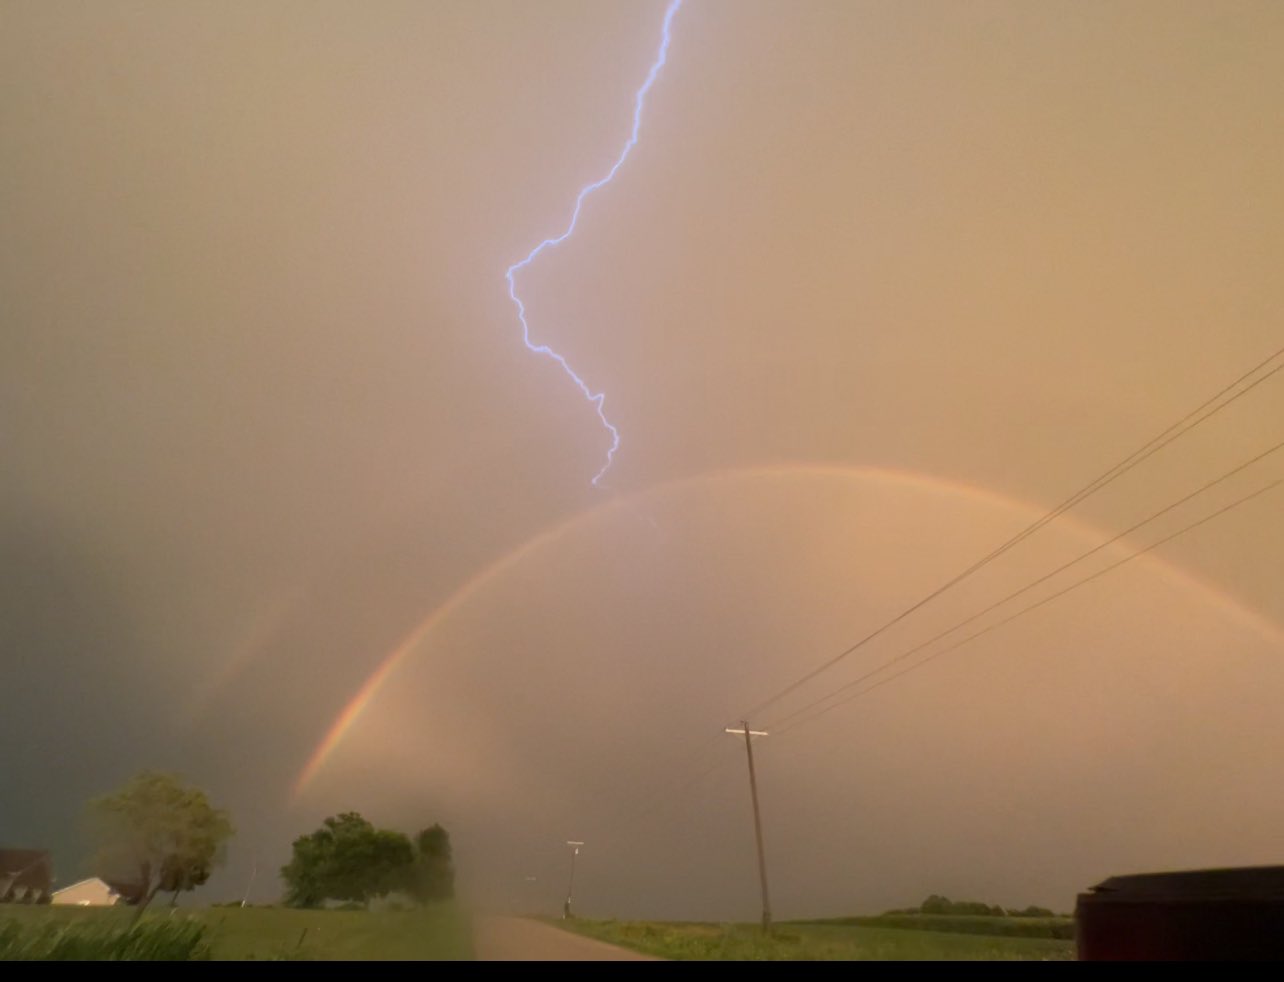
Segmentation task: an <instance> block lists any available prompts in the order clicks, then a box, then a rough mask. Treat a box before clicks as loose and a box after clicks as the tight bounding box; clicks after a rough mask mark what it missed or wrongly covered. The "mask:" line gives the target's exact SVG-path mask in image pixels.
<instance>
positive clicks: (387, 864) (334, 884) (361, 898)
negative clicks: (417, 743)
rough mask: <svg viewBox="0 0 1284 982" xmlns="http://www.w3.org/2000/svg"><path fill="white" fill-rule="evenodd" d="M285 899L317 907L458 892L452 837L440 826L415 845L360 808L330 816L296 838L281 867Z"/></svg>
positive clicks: (422, 834)
mask: <svg viewBox="0 0 1284 982" xmlns="http://www.w3.org/2000/svg"><path fill="white" fill-rule="evenodd" d="M281 877H282V879H284V880H285V883H286V888H287V890H286V903H287V904H289V905H290V906H293V907H317V906H320V905H321V904H322V903H324V902H325V901H327V900H338V901H355V902H357V903H369V902H370V901H371V900H372V899H374V898H376V897H382V896H386V895H387V894H389V893H393V892H396V891H402V892H404V893H406V894H408V895H409V896H411V897H412V898H414V899H415V900H418V901H420V902H421V903H428V902H430V901H436V900H446V899H449V898H450V897H452V896H454V881H455V871H454V866H453V865H452V860H451V848H450V835H449V834H448V833H447V832H446V830H445V829H444V828H442V827H441V826H440V825H433V826H431V827H429V828H426V829H424V830H423V831H422V832H420V833H419V834H418V835H417V836H415V840H414V842H413V844H412V843H411V840H410V839H409V838H407V837H406V836H405V835H403V834H402V833H401V832H395V831H392V830H389V829H379V828H375V826H374V825H373V824H371V823H370V822H369V821H367V820H366V819H365V818H363V817H362V816H361V815H360V814H359V813H357V812H345V813H343V814H342V815H333V816H331V817H330V818H327V819H326V820H325V821H324V822H323V823H322V824H321V827H320V828H319V829H317V830H316V831H315V832H312V833H311V834H309V835H304V836H300V837H299V838H297V839H295V840H294V847H293V855H292V857H291V859H290V862H289V864H288V865H286V866H284V867H282V869H281Z"/></svg>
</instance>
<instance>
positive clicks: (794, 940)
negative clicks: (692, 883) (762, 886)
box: [551, 919, 1074, 961]
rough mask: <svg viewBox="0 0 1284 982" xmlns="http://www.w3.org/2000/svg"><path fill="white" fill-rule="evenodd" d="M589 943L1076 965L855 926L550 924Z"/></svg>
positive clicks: (1069, 946) (743, 955) (694, 956)
mask: <svg viewBox="0 0 1284 982" xmlns="http://www.w3.org/2000/svg"><path fill="white" fill-rule="evenodd" d="M551 923H554V924H556V925H557V926H559V927H563V928H566V929H568V930H573V931H577V932H579V933H580V934H584V935H586V936H588V937H591V938H597V939H598V940H601V941H607V942H610V943H611V944H616V945H621V946H622V947H626V948H632V949H634V950H635V951H641V952H644V953H646V954H648V955H657V956H659V957H660V958H668V959H673V960H677V961H1072V960H1073V959H1074V943H1073V942H1072V941H1064V940H1059V939H1053V938H1018V937H996V936H985V935H977V934H958V933H951V932H945V931H924V930H906V929H903V928H893V927H867V926H863V925H852V924H788V925H784V926H779V927H777V928H776V929H775V930H774V931H773V932H772V934H771V936H770V937H764V936H763V935H762V932H761V931H760V930H759V929H758V928H757V927H756V926H750V925H745V924H721V925H720V924H696V923H663V922H649V921H590V920H582V919H576V920H573V921H552V922H551Z"/></svg>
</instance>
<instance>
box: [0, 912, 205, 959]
mask: <svg viewBox="0 0 1284 982" xmlns="http://www.w3.org/2000/svg"><path fill="white" fill-rule="evenodd" d="M209 958H210V947H209V944H208V943H207V942H206V940H205V927H204V926H203V925H201V924H197V923H195V922H193V921H187V920H171V919H166V920H163V921H145V922H143V923H142V924H138V925H136V926H135V927H133V928H132V929H128V930H127V929H124V928H120V927H111V926H106V925H101V924H62V925H60V924H47V925H44V926H42V927H39V928H32V927H27V926H25V925H22V924H19V923H17V922H10V923H8V924H3V925H0V961H170V962H190V961H208V960H209Z"/></svg>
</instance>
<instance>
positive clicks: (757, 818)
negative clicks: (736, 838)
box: [727, 720, 771, 933]
mask: <svg viewBox="0 0 1284 982" xmlns="http://www.w3.org/2000/svg"><path fill="white" fill-rule="evenodd" d="M740 725H741V727H742V728H741V729H739V730H734V729H730V728H728V729H727V732H728V733H735V734H736V735H739V734H741V733H743V734H744V735H745V754H746V755H747V756H748V758H749V795H750V797H752V798H753V833H754V837H755V838H756V839H757V840H758V878H759V880H760V881H761V883H762V930H763V933H767V932H769V931H770V930H771V900H770V899H769V897H768V895H767V854H766V852H765V851H764V850H763V848H762V815H761V814H760V812H759V810H758V778H757V776H756V775H755V774H754V770H753V738H754V737H756V736H766V735H767V733H766V731H765V730H751V729H749V721H748V720H742V721H741V723H740Z"/></svg>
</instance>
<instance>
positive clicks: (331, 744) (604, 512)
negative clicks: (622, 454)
mask: <svg viewBox="0 0 1284 982" xmlns="http://www.w3.org/2000/svg"><path fill="white" fill-rule="evenodd" d="M833 477H841V478H843V479H845V480H855V481H879V482H883V483H893V484H898V485H900V486H902V487H909V488H914V489H917V490H924V489H927V490H933V491H938V492H943V493H946V494H951V495H956V496H960V497H964V498H967V499H969V500H971V501H975V502H977V503H978V504H986V505H994V506H999V507H1003V508H1007V509H1010V510H1013V511H1020V512H1025V513H1028V514H1029V516H1030V517H1031V519H1033V518H1035V517H1037V516H1041V515H1042V514H1044V512H1045V510H1046V509H1044V508H1042V507H1039V506H1036V505H1033V504H1031V503H1029V502H1027V501H1022V500H1020V499H1016V498H1011V497H1007V496H1004V495H1001V494H998V493H997V492H994V491H991V490H988V489H986V488H981V487H977V486H976V485H972V484H967V483H965V482H962V481H954V480H946V479H943V478H939V477H934V476H930V475H926V474H922V473H919V472H916V471H906V470H894V469H889V468H881V467H861V466H851V465H839V464H814V463H790V464H777V465H766V466H760V467H751V468H739V469H732V470H720V471H711V472H705V473H702V474H697V475H693V476H687V477H681V478H677V479H675V480H672V481H666V482H664V483H661V484H656V485H652V486H651V487H649V488H644V489H642V490H641V491H636V492H633V493H632V494H628V495H622V496H620V497H616V498H613V499H611V500H610V501H608V502H605V503H603V504H601V505H597V506H595V507H593V508H590V509H587V510H585V511H582V512H579V513H578V514H576V515H573V516H571V517H570V518H568V519H566V520H564V521H562V522H560V523H558V524H556V525H554V526H552V527H550V528H548V529H545V530H544V531H542V532H540V533H538V534H537V535H535V536H533V537H532V538H530V539H527V540H526V541H525V542H523V543H522V544H521V545H519V546H517V548H515V549H513V550H512V551H511V552H508V553H506V554H504V555H503V556H500V557H499V558H498V559H496V560H495V561H494V562H493V563H491V564H490V565H489V566H486V567H485V568H483V569H482V570H480V571H479V572H477V573H476V574H474V575H473V576H472V577H471V578H469V579H468V580H467V581H465V582H464V583H463V584H462V585H461V586H460V587H459V588H458V589H456V590H455V591H454V592H453V593H452V594H451V595H450V596H448V597H447V598H446V599H445V600H444V601H442V602H441V603H440V604H438V605H437V607H435V608H434V609H433V610H432V611H431V612H430V613H429V614H428V616H427V617H425V618H424V620H423V621H421V622H420V623H419V624H418V625H417V626H416V627H415V628H414V629H413V630H412V631H411V632H410V633H409V634H407V635H406V637H405V638H404V639H403V640H402V641H401V642H400V643H399V644H398V645H397V646H396V647H395V648H393V649H392V651H390V652H389V653H388V654H387V655H385V656H384V658H383V659H382V660H381V661H380V663H379V665H378V667H376V668H375V670H374V672H372V673H371V675H370V676H369V678H367V679H366V681H365V682H364V683H363V684H362V685H361V688H359V689H358V690H357V692H356V694H355V695H353V697H352V698H351V699H350V700H349V701H348V703H347V705H345V706H344V707H343V710H342V711H341V712H340V713H339V715H338V716H337V717H336V718H335V720H334V722H333V723H332V724H331V725H330V728H329V729H328V730H327V731H326V733H325V735H324V736H323V737H322V739H321V741H320V743H318V744H317V746H316V749H315V750H314V751H313V752H312V755H311V756H310V757H309V758H308V761H307V763H306V764H305V765H304V767H303V769H302V771H300V773H299V776H298V778H297V779H296V780H295V782H294V786H293V790H292V795H293V797H295V798H297V797H298V796H299V795H301V794H302V793H303V792H304V791H306V790H307V788H308V786H309V785H310V784H311V783H312V781H313V780H314V779H315V778H316V776H317V774H318V773H320V771H321V769H322V768H323V767H324V766H325V764H326V761H327V760H329V758H330V757H331V755H332V754H333V753H334V751H335V750H336V749H337V748H338V746H339V744H340V743H342V742H343V738H344V737H345V736H346V735H347V734H348V732H349V731H350V730H351V729H352V727H353V725H354V724H355V723H356V722H357V720H358V719H360V718H361V715H362V713H364V712H365V710H366V708H367V707H369V705H370V704H371V703H372V702H373V701H374V699H375V697H376V696H377V695H378V694H379V692H380V690H381V689H382V688H383V685H384V683H386V682H387V681H388V679H389V678H390V677H391V676H392V675H393V674H394V673H395V672H396V670H397V669H398V668H399V667H400V666H401V665H402V664H403V663H404V662H405V660H406V659H407V658H408V657H409V656H410V654H411V653H413V652H414V651H415V650H416V649H417V648H418V647H419V646H420V645H422V644H423V643H424V641H425V640H426V639H427V638H428V637H429V635H431V634H432V632H433V631H434V630H435V629H436V628H437V627H438V626H439V625H441V624H442V623H443V622H444V621H446V620H447V619H448V618H449V617H450V616H451V615H452V614H453V613H454V612H455V611H457V610H458V609H459V608H460V607H462V606H463V605H464V604H466V603H467V602H468V601H469V600H470V599H472V598H473V597H474V596H475V595H476V594H477V593H478V592H480V591H481V590H482V589H483V588H484V587H485V586H486V585H487V584H488V583H490V582H491V581H493V580H495V579H496V578H498V577H500V576H502V575H503V574H504V573H505V572H507V571H509V570H511V569H513V568H514V567H516V566H518V565H519V564H520V563H521V562H523V561H524V560H525V559H527V558H528V557H530V556H532V555H534V554H535V553H537V552H538V551H539V550H541V549H543V548H544V547H545V546H548V545H551V544H552V543H554V542H556V541H557V540H558V539H560V538H561V537H562V536H564V535H566V534H567V533H569V532H571V531H572V530H574V529H577V528H580V527H582V526H584V525H586V524H588V523H591V522H593V521H595V520H598V519H602V518H604V517H606V516H608V515H611V514H614V513H617V512H619V511H621V510H623V509H625V508H631V507H635V506H636V504H637V503H638V502H640V501H643V500H645V499H647V498H654V497H660V496H663V495H668V494H673V493H676V492H680V491H684V490H688V489H690V488H693V487H700V486H704V485H709V484H717V483H719V482H743V481H762V480H797V479H799V478H804V479H816V478H833ZM1058 521H1059V522H1062V523H1064V525H1068V526H1070V527H1072V528H1074V529H1076V530H1077V531H1080V532H1082V533H1084V534H1087V535H1091V536H1095V537H1099V538H1103V539H1104V538H1108V535H1107V534H1106V533H1104V532H1102V531H1101V530H1100V529H1097V528H1096V527H1094V526H1092V525H1089V524H1087V523H1086V522H1082V521H1080V520H1078V519H1072V518H1067V517H1065V516H1062V517H1061V518H1059V519H1058ZM1142 561H1143V562H1145V563H1148V564H1150V565H1151V567H1152V568H1155V567H1158V568H1160V569H1162V570H1163V571H1164V572H1165V573H1166V574H1167V575H1169V576H1171V577H1173V578H1174V579H1176V580H1178V581H1179V582H1181V583H1183V584H1184V585H1186V586H1188V587H1190V588H1192V589H1194V590H1196V591H1198V592H1199V593H1201V594H1202V595H1204V596H1205V597H1207V598H1208V599H1209V600H1210V601H1211V602H1213V603H1215V604H1217V605H1218V606H1219V607H1221V608H1222V609H1224V610H1225V611H1226V612H1228V613H1229V614H1231V615H1232V616H1233V617H1234V618H1235V619H1236V620H1239V621H1241V622H1242V623H1245V624H1247V625H1248V626H1250V627H1251V628H1253V629H1254V630H1256V631H1258V632H1259V633H1261V634H1263V635H1264V636H1266V637H1268V638H1271V639H1272V640H1275V641H1277V642H1279V643H1282V644H1284V631H1282V630H1281V629H1280V628H1279V627H1278V626H1277V625H1275V624H1274V623H1273V622H1272V621H1270V620H1268V619H1267V618H1265V617H1264V616H1262V615H1261V614H1258V613H1257V612H1256V611H1252V610H1250V609H1248V608H1247V607H1245V606H1244V605H1243V604H1241V603H1240V602H1238V601H1237V600H1235V599H1233V598H1232V597H1230V596H1228V595H1226V594H1225V593H1223V592H1221V591H1220V590H1218V589H1216V588H1215V587H1213V586H1211V585H1209V584H1207V583H1205V582H1203V581H1202V580H1200V579H1198V578H1197V577H1195V576H1193V575H1192V574H1191V573H1189V572H1187V571H1186V570H1184V569H1181V568H1180V567H1178V566H1175V565H1174V564H1172V563H1169V562H1166V561H1165V560H1163V559H1161V558H1159V557H1156V556H1153V555H1148V556H1145V557H1143V560H1142Z"/></svg>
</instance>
